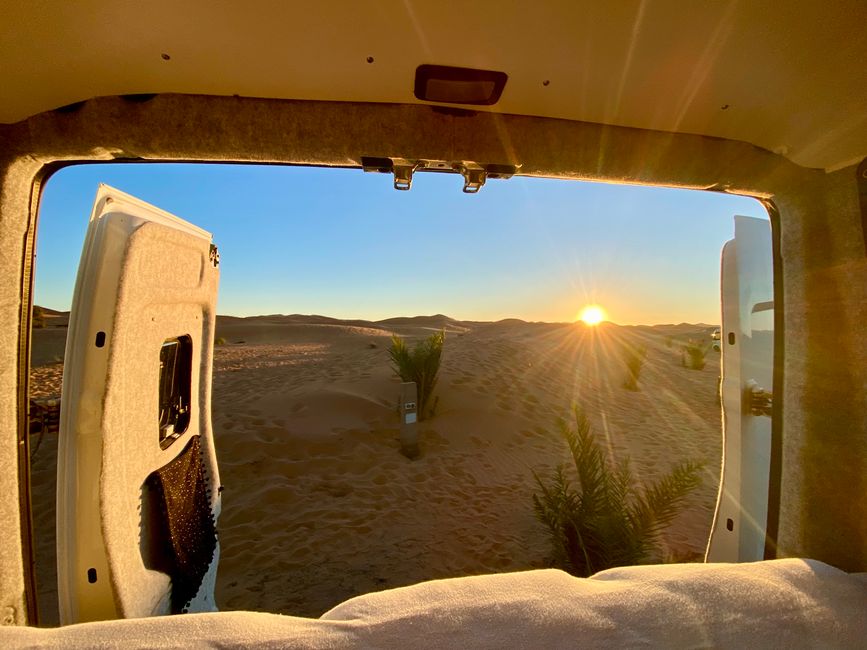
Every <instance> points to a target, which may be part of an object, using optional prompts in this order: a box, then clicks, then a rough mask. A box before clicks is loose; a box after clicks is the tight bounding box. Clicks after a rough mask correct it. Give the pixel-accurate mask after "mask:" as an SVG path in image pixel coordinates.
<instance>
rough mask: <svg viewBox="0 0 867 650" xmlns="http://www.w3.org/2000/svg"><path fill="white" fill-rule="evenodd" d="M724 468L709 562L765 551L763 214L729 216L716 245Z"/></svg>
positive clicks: (768, 364) (770, 294) (768, 293)
mask: <svg viewBox="0 0 867 650" xmlns="http://www.w3.org/2000/svg"><path fill="white" fill-rule="evenodd" d="M721 276H722V278H721V293H722V332H721V337H720V338H721V341H720V345H721V348H722V406H723V469H722V480H721V485H720V493H719V498H718V500H717V509H716V515H715V517H714V524H713V529H712V530H711V536H710V542H709V544H708V551H707V557H706V559H707V561H708V562H749V561H753V560H761V559H763V558H764V551H765V533H766V529H767V519H768V480H769V472H770V460H771V418H770V414H771V394H770V391H771V387H772V385H773V373H774V302H773V300H774V289H773V265H772V250H771V225H770V222H768V221H765V220H762V219H756V218H753V217H735V238H734V239H733V240H731V241H729V242H727V243H726V244H725V246H724V247H723V251H722V270H721Z"/></svg>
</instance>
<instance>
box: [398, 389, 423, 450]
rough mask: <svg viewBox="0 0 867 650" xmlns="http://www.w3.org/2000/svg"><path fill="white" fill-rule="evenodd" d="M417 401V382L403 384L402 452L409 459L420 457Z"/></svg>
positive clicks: (401, 409) (401, 404)
mask: <svg viewBox="0 0 867 650" xmlns="http://www.w3.org/2000/svg"><path fill="white" fill-rule="evenodd" d="M417 401H418V392H417V390H416V386H415V382H414V381H406V382H403V383H402V384H401V385H400V451H401V453H402V454H403V455H404V456H406V457H407V458H416V457H417V456H418V455H419V448H418V431H417V428H418V425H417V422H418V405H417Z"/></svg>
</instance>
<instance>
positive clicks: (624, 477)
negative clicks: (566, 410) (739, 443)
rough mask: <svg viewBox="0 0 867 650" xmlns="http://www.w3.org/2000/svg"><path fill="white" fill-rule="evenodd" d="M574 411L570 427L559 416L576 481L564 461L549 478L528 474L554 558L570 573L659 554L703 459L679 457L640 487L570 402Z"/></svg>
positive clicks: (625, 464) (625, 463)
mask: <svg viewBox="0 0 867 650" xmlns="http://www.w3.org/2000/svg"><path fill="white" fill-rule="evenodd" d="M574 418H575V424H574V426H570V424H569V423H568V422H566V421H565V420H562V419H561V420H560V421H559V427H560V433H561V435H562V436H563V438H564V439H565V440H566V443H567V444H568V446H569V451H570V452H571V455H572V461H573V463H574V465H575V473H576V474H577V479H578V480H577V482H576V483H575V484H574V487H573V483H572V481H571V480H570V478H569V477H568V476H567V471H566V467H565V466H564V465H562V464H561V465H558V466H557V468H556V469H555V470H554V473H553V476H552V477H551V479H550V481H549V482H547V483H546V482H545V481H543V480H542V479H541V478H540V477H539V476H538V474H536V473H535V472H534V473H533V476H534V477H535V479H536V483H537V484H538V486H539V490H540V493H537V494H533V506H534V510H535V513H536V518H537V519H538V520H539V521H540V522H541V523H542V524H544V525H545V527H546V528H547V529H548V532H549V534H550V537H551V542H552V546H553V551H554V562H555V564H556V565H557V566H559V567H560V568H562V569H564V570H566V571H568V572H569V573H571V574H573V575H577V576H589V575H591V574H593V573H596V572H597V571H602V570H604V569H609V568H611V567H616V566H626V565H632V564H640V563H642V562H645V561H647V560H648V559H650V557H651V555H652V554H653V555H654V556H655V558H654V559H657V558H658V557H659V556H660V555H661V552H660V549H659V541H658V537H659V533H660V532H661V531H662V530H663V529H664V528H665V527H666V526H668V524H670V523H671V522H672V520H673V519H674V518H675V517H676V516H677V515H678V513H679V512H680V511H681V510H682V508H683V505H684V499H685V497H686V496H687V495H688V494H689V493H690V492H692V490H694V489H695V488H696V487H698V486H699V485H700V483H701V477H700V472H701V469H702V468H703V463H698V462H693V461H688V462H683V463H680V464H678V465H676V466H675V467H674V468H673V469H672V470H671V471H670V472H669V473H668V474H666V475H665V476H663V477H662V478H660V479H659V480H657V481H656V482H654V483H652V484H651V485H649V486H648V487H645V488H641V487H639V486H638V485H637V484H636V481H635V478H634V476H633V474H632V471H631V469H630V466H629V459H628V458H626V459H624V460H623V461H622V462H621V463H620V464H619V465H618V466H617V467H616V468H612V467H611V466H610V464H609V461H608V459H607V458H606V456H605V453H604V451H603V449H602V447H601V446H600V445H599V443H597V442H596V439H595V438H594V436H593V434H592V432H591V430H590V423H589V422H588V420H587V417H586V416H585V415H584V413H583V411H581V409H579V408H577V407H576V408H575V409H574Z"/></svg>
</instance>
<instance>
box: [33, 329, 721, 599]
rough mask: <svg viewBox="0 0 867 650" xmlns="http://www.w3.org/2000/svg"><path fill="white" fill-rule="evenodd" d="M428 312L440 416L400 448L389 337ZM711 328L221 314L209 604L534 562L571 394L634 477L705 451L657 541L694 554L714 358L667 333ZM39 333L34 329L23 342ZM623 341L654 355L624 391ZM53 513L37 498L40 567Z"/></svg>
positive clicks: (46, 371)
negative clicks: (545, 482)
mask: <svg viewBox="0 0 867 650" xmlns="http://www.w3.org/2000/svg"><path fill="white" fill-rule="evenodd" d="M439 327H446V328H447V335H446V344H445V348H444V355H443V366H442V371H441V376H440V380H439V384H438V389H437V392H436V395H437V397H438V404H437V410H436V415H435V417H433V418H431V419H429V420H427V421H424V422H422V423H421V425H420V444H421V449H422V456H421V457H420V458H419V459H417V460H415V461H411V460H408V459H407V458H405V457H404V456H402V455H401V454H400V453H399V443H398V416H397V412H396V402H397V395H398V390H399V379H397V378H396V377H395V376H394V375H393V372H392V370H391V369H390V367H389V361H388V352H387V350H388V344H389V338H390V336H391V334H392V333H393V332H396V333H399V334H401V335H404V336H410V337H414V336H423V335H426V334H428V333H429V332H430V331H431V329H432V328H433V329H436V328H439ZM708 327H710V328H711V329H713V328H712V326H686V325H679V326H669V327H666V328H660V329H659V330H657V329H656V328H631V327H619V326H615V325H609V324H606V325H603V326H601V327H599V328H587V327H585V326H583V325H574V324H547V323H527V322H524V321H519V320H515V319H509V320H506V321H500V322H497V323H466V322H460V321H454V320H452V319H448V318H447V317H444V316H441V315H438V316H433V317H420V318H395V319H387V320H384V321H378V322H373V321H337V320H336V319H326V318H325V317H300V316H267V317H256V318H250V319H236V318H231V317H229V318H225V317H220V319H219V321H218V331H217V335H218V336H219V337H222V338H224V339H225V340H226V341H227V344H226V345H221V346H218V347H217V348H216V353H215V367H214V369H215V372H214V393H213V417H214V430H215V436H216V441H217V450H218V456H219V462H220V471H221V480H222V483H223V485H224V486H225V490H224V492H223V514H222V517H221V519H220V534H221V544H222V557H221V564H220V571H219V580H218V586H217V599H218V603H219V604H220V606H221V607H222V608H224V609H250V610H262V611H271V612H281V613H291V614H297V615H306V616H318V615H320V614H321V613H323V612H324V611H326V610H327V609H329V608H330V607H332V606H333V605H335V604H337V603H338V602H340V601H342V600H344V599H345V598H348V597H350V596H354V595H357V594H360V593H363V592H367V591H372V590H377V589H383V588H388V587H394V586H399V585H407V584H411V583H414V582H418V581H421V580H425V579H429V578H440V577H447V576H459V575H470V574H479V573H486V572H498V571H513V570H520V569H528V568H536V567H543V566H546V565H547V564H548V563H549V543H548V539H547V537H546V532H545V530H544V529H543V528H542V527H541V526H540V525H539V524H538V523H537V522H536V520H535V518H534V515H533V510H532V501H531V495H532V493H533V489H534V483H533V479H532V471H533V470H536V471H539V472H542V473H544V472H547V471H548V470H549V469H551V468H553V467H554V465H556V464H557V463H558V462H561V461H564V460H566V447H565V444H564V442H563V441H562V439H561V438H560V437H559V436H558V435H557V433H556V427H555V420H556V418H558V417H563V416H568V414H569V410H570V408H571V405H573V404H575V403H580V404H581V405H583V407H584V408H585V410H586V411H587V413H588V415H589V416H590V419H591V421H592V423H593V425H594V428H595V430H596V432H597V433H599V434H600V436H601V438H602V439H603V440H604V441H605V445H606V447H607V449H608V450H609V453H610V454H611V455H612V456H614V457H622V456H623V455H624V454H629V455H630V456H631V457H632V461H633V469H634V470H635V473H636V474H637V475H638V476H640V477H641V478H642V480H652V479H653V478H655V477H657V476H659V475H660V474H661V473H663V472H664V471H666V470H667V469H668V468H669V467H670V465H671V464H672V463H674V462H676V461H678V460H683V459H687V458H693V459H696V458H698V459H706V460H707V461H708V464H707V467H706V470H705V474H706V475H705V481H704V484H703V486H702V487H701V488H700V489H699V490H698V491H697V492H696V493H694V495H693V496H692V497H691V499H690V503H689V508H688V510H687V511H686V512H685V513H684V514H683V515H682V516H681V517H679V519H678V520H677V521H675V523H674V524H673V525H672V526H671V528H670V529H669V530H668V531H667V532H666V535H665V540H664V542H665V548H666V553H667V554H668V555H669V556H673V557H678V558H696V557H698V556H699V554H700V553H701V552H702V551H703V549H704V544H705V541H706V538H707V536H708V533H709V529H710V523H711V519H712V511H713V506H714V501H715V497H716V490H717V482H718V479H719V463H720V455H721V440H720V438H721V436H720V412H719V402H718V395H717V378H718V374H719V356H718V353H710V354H711V355H712V356H709V358H708V361H709V363H708V366H707V367H706V368H705V369H704V370H702V371H694V370H688V369H686V368H683V367H682V366H681V364H680V352H679V346H678V341H680V340H686V339H687V338H691V337H692V338H698V337H706V336H707V330H708ZM47 331H49V330H41V331H37V334H36V337H35V339H36V340H35V344H34V349H36V348H37V347H39V340H40V338H47V337H43V334H44V333H45V332H47ZM668 337H672V340H669V338H668ZM235 341H243V343H234V342H235ZM635 342H639V343H641V344H644V345H646V346H647V348H648V354H647V361H646V364H645V367H644V369H643V371H642V374H641V377H640V380H639V388H640V390H639V391H629V390H625V389H624V388H623V387H622V382H623V378H624V373H625V371H624V366H623V363H622V360H621V356H620V355H621V349H622V347H623V346H624V345H625V344H627V343H635ZM669 346H670V347H669ZM59 368H60V366H59V365H48V366H44V367H41V368H34V371H33V375H34V386H35V387H37V389H38V390H41V391H43V392H50V386H51V385H52V383H56V382H57V379H58V377H59V372H60V371H59ZM50 447H51V445H50V443H47V444H46V445H45V446H44V447H43V448H42V449H41V450H40V452H39V455H38V457H37V458H36V460H35V463H34V466H35V467H36V468H37V469H36V472H35V474H36V475H37V480H38V481H42V483H43V484H40V485H37V487H36V489H35V494H36V500H37V501H39V500H40V499H41V501H42V504H43V505H42V506H41V507H42V509H43V510H46V509H49V506H48V505H46V504H48V503H50V502H51V499H52V498H53V497H50V498H49V493H50V490H51V489H52V488H51V487H50V486H49V485H48V484H49V483H50V476H49V474H50V467H51V464H52V463H53V462H56V461H54V459H53V458H52V457H51V449H50ZM37 492H38V494H37ZM39 507H40V506H39V504H38V503H37V510H38V509H39ZM51 517H53V511H52V512H51V513H50V517H49V516H48V514H41V513H39V512H37V528H39V529H40V535H41V537H40V539H39V540H38V543H39V545H40V547H41V549H42V550H41V551H40V558H42V559H41V562H40V573H41V576H42V577H41V580H42V581H43V582H48V583H50V581H51V579H52V578H51V575H50V570H49V569H50V567H49V566H48V565H49V564H50V557H51V550H50V549H51V545H52V544H53V539H49V538H50V536H51V533H50V532H49V531H50V528H51V525H52V524H51V521H50V519H51ZM48 589H49V590H50V587H49V588H48ZM46 593H48V592H46ZM48 595H49V596H50V594H48Z"/></svg>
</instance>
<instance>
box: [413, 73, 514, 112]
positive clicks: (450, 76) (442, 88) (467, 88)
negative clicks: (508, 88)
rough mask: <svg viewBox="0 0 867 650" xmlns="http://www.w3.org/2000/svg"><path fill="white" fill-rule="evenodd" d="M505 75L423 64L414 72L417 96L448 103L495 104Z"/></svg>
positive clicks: (500, 92)
mask: <svg viewBox="0 0 867 650" xmlns="http://www.w3.org/2000/svg"><path fill="white" fill-rule="evenodd" d="M508 78H509V77H508V76H507V75H506V73H505V72H495V71H493V70H476V69H474V68H453V67H451V66H446V65H428V64H424V65H420V66H419V67H418V68H416V70H415V96H416V97H417V98H418V99H423V100H425V101H428V102H444V103H448V104H475V105H481V106H490V105H491V104H496V103H497V100H498V99H500V95H501V94H502V93H503V87H504V86H505V85H506V79H508Z"/></svg>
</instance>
